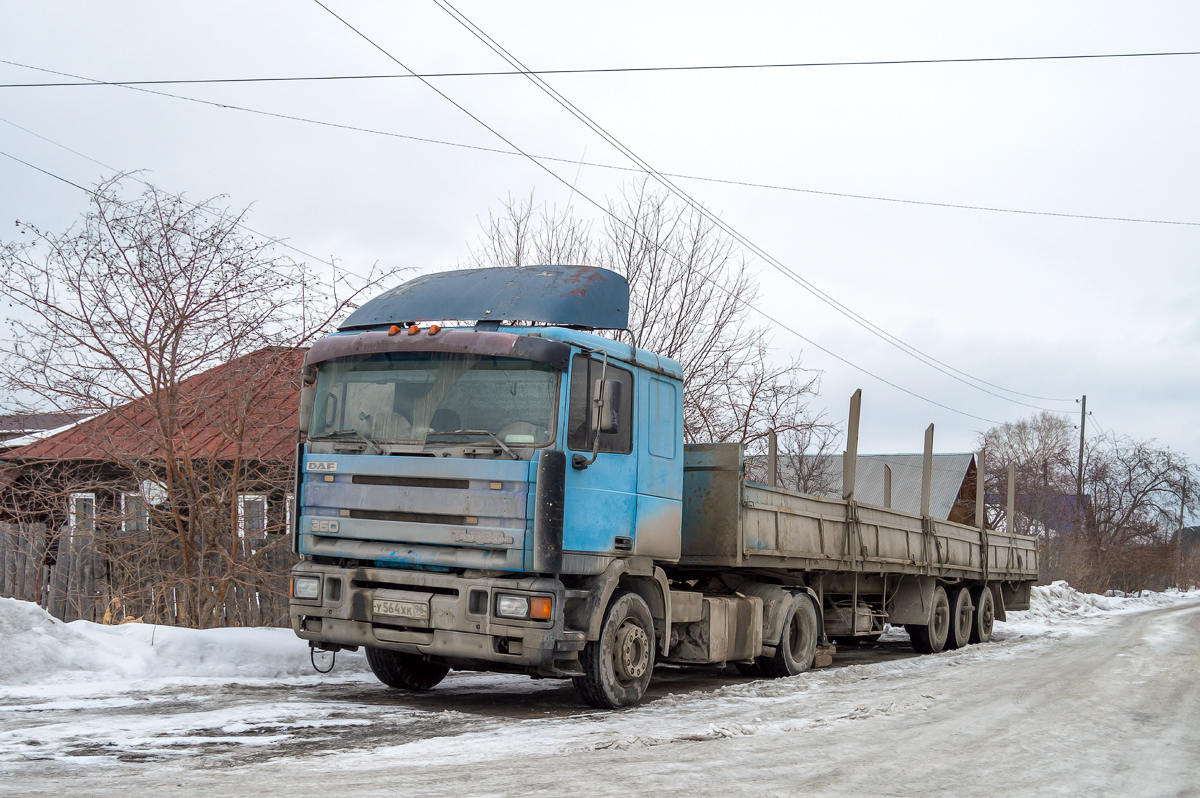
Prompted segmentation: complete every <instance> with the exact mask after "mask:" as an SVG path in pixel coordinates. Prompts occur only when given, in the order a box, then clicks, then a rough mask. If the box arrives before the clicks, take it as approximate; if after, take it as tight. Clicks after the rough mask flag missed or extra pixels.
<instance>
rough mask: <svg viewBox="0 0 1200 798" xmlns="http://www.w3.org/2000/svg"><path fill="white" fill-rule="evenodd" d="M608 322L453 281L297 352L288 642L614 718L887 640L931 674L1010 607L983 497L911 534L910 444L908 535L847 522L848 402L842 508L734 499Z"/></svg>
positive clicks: (732, 478)
mask: <svg viewBox="0 0 1200 798" xmlns="http://www.w3.org/2000/svg"><path fill="white" fill-rule="evenodd" d="M628 309H629V286H628V284H627V282H626V281H625V279H624V278H622V277H621V276H620V275H619V274H617V273H615V272H612V271H609V270H606V269H602V268H597V267H588V266H558V265H552V266H526V267H510V268H488V269H470V270H459V271H450V272H442V273H436V274H427V275H423V276H420V277H417V278H415V279H413V280H410V281H408V282H405V283H403V284H401V285H399V286H397V287H395V288H392V289H390V290H388V291H385V292H384V293H382V294H380V295H379V296H377V297H375V298H373V299H371V300H370V301H368V302H366V303H364V304H363V305H362V306H361V307H360V308H358V309H357V310H355V311H354V312H353V313H351V314H350V316H349V317H348V318H346V320H345V321H344V322H343V323H342V324H341V325H340V327H339V328H338V330H337V331H336V332H334V333H332V334H330V335H328V336H327V337H325V338H323V339H321V340H320V341H318V342H317V343H316V344H314V345H313V346H312V348H311V349H310V350H309V352H308V353H307V356H306V358H305V362H304V366H303V374H302V380H301V382H302V387H301V390H300V419H299V426H300V430H301V432H302V436H301V437H300V438H299V441H298V444H297V451H296V470H295V480H296V481H295V487H294V497H295V498H294V502H295V505H294V507H295V509H294V511H293V513H292V516H293V518H292V525H293V526H292V529H291V533H292V542H293V548H294V551H295V552H296V553H297V554H298V555H299V562H298V564H297V565H295V567H294V568H293V570H292V574H291V584H292V587H291V597H290V600H289V613H290V620H291V624H292V627H293V629H294V631H295V633H296V634H297V635H298V636H299V637H301V638H303V639H305V640H308V641H309V645H310V646H311V647H312V648H313V649H314V650H324V651H332V652H335V653H336V652H337V651H339V650H343V649H350V650H356V649H357V648H359V647H363V648H364V649H365V654H366V659H367V662H368V663H369V665H370V668H371V670H372V671H373V672H374V674H375V675H376V676H377V677H378V678H379V680H380V681H381V682H383V683H384V684H386V685H388V686H390V687H393V688H397V689H402V690H428V689H430V688H432V687H434V686H435V685H437V684H438V683H439V682H440V681H441V680H442V679H443V678H445V676H446V675H447V673H448V672H449V671H450V670H451V669H460V670H476V671H495V672H510V673H524V674H528V675H530V676H532V677H535V678H559V679H567V678H569V679H571V680H573V683H574V685H575V687H576V689H577V690H578V692H579V694H580V696H581V697H582V699H583V700H584V701H585V702H587V703H588V704H591V705H593V706H596V707H601V708H609V709H615V708H619V707H626V706H630V705H633V704H636V703H638V702H639V701H640V700H641V699H642V697H643V695H644V694H645V692H646V689H647V686H648V685H649V683H650V680H651V677H652V674H653V671H654V668H655V666H656V665H657V664H661V663H676V664H687V665H697V664H709V665H721V666H724V665H728V664H732V665H734V666H736V667H737V668H738V669H739V670H740V671H742V672H743V673H746V674H753V675H757V676H761V677H764V678H778V677H787V676H793V675H796V674H799V673H802V672H804V671H806V670H808V669H810V668H812V667H814V663H818V664H828V662H829V658H830V656H831V655H832V654H833V652H834V650H835V647H834V645H833V644H832V643H831V641H840V642H843V643H852V642H854V641H855V640H859V639H864V638H865V639H873V638H876V637H877V636H878V635H880V634H881V633H882V632H883V631H884V629H885V628H886V625H888V624H891V625H896V626H903V627H904V628H905V629H906V630H907V631H908V634H909V636H910V638H911V640H912V645H913V647H914V648H915V649H916V650H917V651H919V652H922V653H930V654H932V653H937V652H939V651H942V650H944V649H948V648H956V647H959V646H965V645H968V644H970V643H984V642H987V641H988V639H989V637H990V636H991V633H992V625H993V623H994V622H995V621H996V620H997V619H999V620H1003V619H1004V617H1005V613H1006V611H1011V610H1015V609H1027V608H1028V605H1029V598H1030V587H1031V585H1032V584H1033V583H1034V581H1036V579H1037V577H1038V550H1037V545H1036V541H1035V539H1034V538H1032V537H1029V536H1025V535H1020V534H1014V533H1012V532H1008V531H1004V530H997V529H989V528H986V526H987V525H986V524H985V519H984V514H983V504H984V495H983V488H982V480H977V482H978V483H979V486H978V488H977V492H976V493H977V501H976V514H975V524H974V525H968V524H962V523H955V522H951V521H947V520H942V519H940V518H933V517H931V516H930V515H929V500H928V495H929V489H930V458H931V456H932V425H931V426H930V429H929V430H928V431H927V435H926V450H925V457H924V475H923V477H924V478H923V488H922V491H923V503H922V512H921V513H920V514H913V513H907V512H902V511H899V510H896V509H892V508H890V507H887V506H874V505H870V504H866V503H860V502H858V501H856V500H855V498H854V486H855V473H854V463H855V457H856V449H857V436H858V433H857V424H858V421H857V408H858V401H859V394H856V395H855V398H854V400H853V401H852V413H851V417H850V427H849V429H848V446H847V451H846V453H845V455H844V457H843V477H844V479H843V482H844V485H845V486H847V489H845V490H844V492H843V495H842V496H841V497H836V496H835V497H822V496H815V495H806V494H803V493H799V492H796V491H792V490H787V489H784V488H781V487H777V486H775V485H774V484H771V483H772V482H773V481H774V479H773V478H772V479H768V480H767V481H765V482H764V481H755V480H753V479H751V478H750V477H749V475H748V469H747V456H746V454H745V452H744V450H743V448H742V446H740V445H738V444H729V443H702V444H685V442H684V427H683V414H684V405H683V395H684V390H683V386H684V383H683V380H684V373H683V369H682V367H681V366H680V364H679V363H678V362H676V361H674V360H671V359H669V358H666V357H662V356H660V355H657V354H655V353H654V352H650V351H647V350H645V349H642V348H639V347H638V346H637V342H636V341H635V340H633V336H632V335H631V334H629V333H628V331H627V329H626V328H627V327H628ZM602 333H607V334H602ZM623 338H628V339H630V340H628V341H626V340H622V339H623ZM768 457H770V458H772V459H771V460H770V462H769V463H768V466H769V467H768V472H770V473H774V471H775V468H776V463H775V460H774V454H773V450H772V454H770V455H768ZM980 471H982V469H980ZM1011 511H1012V490H1011V487H1010V490H1009V516H1008V517H1009V518H1011V517H1012V512H1011Z"/></svg>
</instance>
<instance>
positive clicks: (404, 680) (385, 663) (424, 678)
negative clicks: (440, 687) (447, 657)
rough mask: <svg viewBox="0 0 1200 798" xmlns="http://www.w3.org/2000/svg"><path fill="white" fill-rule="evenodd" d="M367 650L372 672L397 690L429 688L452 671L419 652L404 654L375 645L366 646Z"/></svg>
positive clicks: (368, 662)
mask: <svg viewBox="0 0 1200 798" xmlns="http://www.w3.org/2000/svg"><path fill="white" fill-rule="evenodd" d="M366 650H367V651H366V653H367V664H368V665H370V666H371V673H374V674H375V678H377V679H379V681H381V682H383V683H384V684H386V685H387V686H388V687H394V688H396V689H397V690H429V689H430V688H432V687H435V686H436V685H437V684H438V683H439V682H441V681H442V679H445V678H446V674H447V673H449V672H450V669H449V668H448V667H446V666H445V665H437V664H435V663H433V662H430V661H429V660H427V659H425V658H424V657H422V656H420V655H419V654H403V653H401V652H399V651H392V650H391V649H388V648H375V647H374V646H366Z"/></svg>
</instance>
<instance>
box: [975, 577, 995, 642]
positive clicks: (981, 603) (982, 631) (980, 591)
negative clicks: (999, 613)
mask: <svg viewBox="0 0 1200 798" xmlns="http://www.w3.org/2000/svg"><path fill="white" fill-rule="evenodd" d="M971 600H972V601H974V602H975V617H974V618H973V619H972V621H973V622H972V623H971V642H972V643H986V642H987V641H989V640H991V639H992V626H993V624H995V622H996V599H995V598H994V597H993V596H992V589H991V588H990V587H988V586H987V585H980V586H979V587H973V588H971Z"/></svg>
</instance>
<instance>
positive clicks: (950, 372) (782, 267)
mask: <svg viewBox="0 0 1200 798" xmlns="http://www.w3.org/2000/svg"><path fill="white" fill-rule="evenodd" d="M434 3H435V4H436V5H437V6H438V7H439V8H441V9H442V10H443V11H445V12H446V13H447V14H448V15H449V16H450V17H451V18H452V19H454V20H455V21H456V22H458V23H459V24H460V25H462V26H463V27H464V28H466V29H467V30H468V31H469V32H470V33H471V34H472V35H474V36H475V37H476V38H478V39H479V40H480V41H481V42H483V43H484V44H485V45H486V46H487V47H489V48H490V49H491V50H492V51H493V52H495V53H496V54H497V55H499V56H500V57H501V58H503V59H504V60H506V61H507V62H508V63H509V64H510V65H511V66H513V67H516V68H518V69H523V70H526V71H528V70H527V68H526V67H525V65H524V64H523V63H522V62H521V61H520V60H519V59H518V58H517V57H516V56H514V55H513V54H512V53H511V52H509V51H508V50H506V49H505V48H504V47H503V46H502V45H500V44H499V43H498V42H497V41H495V40H494V39H493V38H492V37H491V36H489V35H488V34H487V33H485V32H484V31H483V30H482V29H481V28H480V27H479V26H478V25H476V24H475V23H473V22H472V21H471V20H470V19H468V18H467V16H466V15H465V14H463V13H462V12H460V11H459V10H458V9H457V8H455V7H454V6H453V5H452V4H451V3H450V2H449V1H448V0H434ZM527 77H528V78H529V80H530V81H532V82H533V83H534V84H535V85H536V86H537V87H538V88H540V89H541V90H542V91H543V92H544V93H545V94H547V95H548V96H549V97H550V98H551V99H552V100H554V101H555V102H556V103H558V104H559V105H560V106H562V107H563V108H564V109H566V110H567V111H568V113H570V114H571V115H572V116H574V117H575V118H576V119H578V120H579V121H580V122H582V123H583V124H584V125H586V126H587V127H588V128H589V129H590V130H592V131H593V132H594V133H596V134H597V135H599V136H600V137H601V138H603V139H604V140H605V141H606V142H608V143H609V144H610V145H612V146H613V147H615V148H616V149H617V150H618V151H619V152H620V153H622V154H623V155H624V156H625V157H627V158H628V159H629V160H630V161H632V162H633V163H634V164H636V165H637V166H639V167H641V168H642V169H644V170H645V171H646V172H647V173H649V174H650V175H651V176H652V177H654V179H655V180H657V181H658V182H659V183H660V184H661V185H662V186H663V187H664V188H666V189H667V190H668V191H670V192H671V193H672V194H674V195H675V196H676V197H678V198H679V199H681V200H683V201H684V202H686V203H687V204H688V205H689V206H690V207H691V208H692V209H693V210H694V211H695V212H696V213H698V214H700V215H701V216H702V217H703V218H704V219H706V220H708V221H709V222H710V223H712V224H713V225H714V226H716V227H718V228H720V229H721V230H722V231H724V232H725V233H726V234H727V235H729V236H731V237H732V238H733V239H734V240H736V241H738V242H739V243H740V244H742V246H744V247H746V248H747V249H749V250H750V251H751V252H753V253H755V254H756V255H758V256H759V257H761V258H763V260H765V261H766V262H767V263H768V264H769V265H770V266H772V267H773V268H775V270H776V271H778V272H780V273H781V274H783V275H784V276H786V277H787V278H789V279H790V280H792V281H793V282H794V283H796V284H797V285H799V286H800V287H801V288H804V289H805V290H806V291H808V292H809V293H811V294H812V295H813V296H815V297H816V298H817V299H819V300H821V301H822V302H824V303H825V304H827V305H829V306H830V307H831V308H833V309H834V310H836V311H838V312H839V313H841V314H842V315H844V316H846V317H847V318H848V319H850V320H851V321H853V322H855V323H856V324H858V325H859V326H860V327H862V328H863V329H865V330H867V331H868V332H870V333H872V334H873V335H875V336H877V337H879V338H880V339H881V340H883V341H885V342H887V343H888V344H890V345H892V346H894V347H895V348H896V349H898V350H900V351H901V352H904V353H905V354H907V355H909V356H910V357H912V358H914V359H915V360H918V361H920V362H922V363H924V364H925V365H927V366H929V367H931V368H933V369H934V370H936V371H939V372H941V373H942V374H944V375H946V376H948V377H951V378H952V379H955V380H958V381H959V382H961V383H963V384H964V385H968V386H969V387H971V388H974V389H975V390H978V391H982V392H983V393H986V394H989V395H991V396H994V397H996V398H998V399H1003V400H1005V401H1008V402H1013V403H1015V404H1019V405H1023V406H1025V407H1031V408H1034V409H1038V410H1047V411H1049V412H1054V411H1052V410H1050V409H1049V408H1044V407H1039V406H1038V405H1032V404H1029V403H1027V402H1023V401H1020V400H1018V399H1012V398H1010V397H1007V396H1002V395H1001V394H998V393H995V392H994V391H991V390H988V389H987V388H984V387H981V386H980V385H975V384H973V383H972V382H968V381H967V379H969V380H972V381H973V382H978V383H982V384H983V385H987V386H990V387H992V388H996V389H997V390H1000V391H1004V392H1006V393H1012V394H1016V395H1020V396H1026V397H1030V398H1034V397H1032V395H1030V394H1026V393H1022V392H1020V391H1014V390H1011V389H1008V388H1004V387H1001V386H999V385H995V384H993V383H990V382H987V381H986V380H982V379H980V378H978V377H974V376H972V375H970V374H968V373H966V372H964V371H961V370H960V369H957V368H954V367H953V366H950V365H948V364H946V363H944V362H942V361H940V360H938V359H937V358H934V357H933V356H931V355H928V354H926V353H925V352H922V351H921V350H920V349H918V348H917V347H914V346H912V345H911V344H908V343H907V342H905V341H903V340H901V339H900V338H898V337H897V336H895V335H892V334H891V333H889V332H888V331H886V330H884V329H883V328H881V327H879V326H878V325H877V324H875V323H873V322H871V321H870V320H869V319H867V318H865V317H864V316H862V315H861V314H859V313H857V312H855V311H854V310H852V309H851V308H849V307H848V306H846V305H845V304H843V303H842V302H840V301H838V300H837V299H835V298H833V297H832V296H830V295H829V294H827V293H826V292H824V291H822V290H821V289H820V288H818V287H817V286H816V285H814V284H813V283H812V282H811V281H809V280H807V279H806V278H804V277H803V276H801V275H800V274H799V273H797V272H796V271H794V270H793V269H792V268H790V267H789V266H787V265H786V264H784V263H783V262H782V261H780V260H778V259H777V258H775V257H774V256H772V255H771V254H769V253H768V252H766V250H764V249H763V248H761V247H759V246H758V245H757V244H755V243H754V242H753V241H751V240H750V239H749V238H747V237H746V236H744V235H743V234H741V233H740V232H739V231H738V230H736V229H734V228H733V227H732V225H730V224H729V223H728V222H726V221H725V220H724V219H722V218H721V217H719V216H716V215H714V214H712V213H711V212H709V211H708V209H707V208H705V207H704V206H703V205H701V204H700V203H699V202H697V201H696V199H695V198H694V197H692V196H691V195H690V194H688V193H687V192H685V191H683V190H682V189H681V188H679V187H678V186H677V185H676V184H675V183H674V182H672V181H671V180H669V179H667V177H666V176H665V175H663V174H661V173H660V172H658V171H657V170H656V169H654V167H652V166H651V165H650V164H649V162H647V161H646V160H645V159H644V158H642V157H640V156H639V155H637V153H635V152H634V151H633V150H631V149H630V148H629V147H627V146H626V145H625V144H624V143H622V142H621V141H619V140H618V139H617V138H616V137H615V136H613V135H612V134H611V133H609V132H608V130H606V129H605V128H604V127H603V126H602V125H600V124H599V123H598V122H596V121H595V120H593V119H592V118H591V117H590V116H588V115H587V114H586V113H584V112H583V111H582V110H581V109H580V108H579V107H578V106H576V105H575V104H574V103H572V102H571V101H570V100H568V99H567V98H566V97H564V96H563V95H562V94H561V93H559V92H558V91H557V90H556V89H554V88H553V87H552V86H550V84H549V83H547V82H546V81H545V80H543V79H542V78H541V77H539V76H537V75H532V74H530V75H527ZM957 375H961V376H957ZM963 377H966V378H967V379H963ZM1041 398H1048V397H1041ZM1051 401H1053V400H1051Z"/></svg>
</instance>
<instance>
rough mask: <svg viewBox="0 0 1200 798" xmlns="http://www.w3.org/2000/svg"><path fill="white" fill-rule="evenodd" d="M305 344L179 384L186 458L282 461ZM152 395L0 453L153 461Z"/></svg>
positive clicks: (292, 434) (159, 450)
mask: <svg viewBox="0 0 1200 798" xmlns="http://www.w3.org/2000/svg"><path fill="white" fill-rule="evenodd" d="M306 351H307V350H305V349H299V348H297V349H293V348H283V347H271V348H266V349H260V350H258V351H257V352H252V353H251V354H249V355H245V356H243V357H240V358H237V359H236V360H232V361H230V362H229V363H225V364H223V365H221V366H217V367H216V368H213V369H210V370H208V371H206V372H204V373H202V374H197V375H196V376H194V377H189V378H188V379H186V380H184V381H183V382H182V383H180V385H179V393H180V396H181V397H182V398H181V400H180V401H179V402H178V404H177V406H176V407H177V412H178V415H179V418H180V426H181V432H182V440H181V441H180V443H179V444H178V445H179V447H180V448H181V449H182V448H183V447H186V450H187V451H189V452H190V453H191V456H192V457H199V458H208V457H217V458H219V459H223V458H227V457H232V456H234V454H235V452H236V450H237V448H238V444H237V442H238V439H239V433H238V431H237V430H238V428H239V427H241V428H244V430H245V431H244V432H243V433H240V441H241V456H242V457H245V458H249V459H255V460H281V459H288V458H290V457H291V456H292V453H293V452H294V451H295V448H296V431H297V411H298V410H299V392H300V368H301V365H302V364H303V361H304V353H305V352H306ZM153 401H154V397H150V398H147V399H141V400H138V401H136V402H130V403H129V404H126V405H122V406H121V407H118V408H116V409H114V410H110V411H109V412H107V413H103V414H101V415H99V416H96V417H95V418H92V419H88V420H87V421H84V422H83V423H81V424H78V425H76V426H74V427H71V428H69V429H67V430H65V431H63V432H60V433H59V434H57V435H53V436H50V437H48V438H44V439H42V440H39V441H35V442H33V443H30V444H28V445H27V446H22V447H20V448H19V449H13V450H11V451H8V452H4V453H3V454H0V459H6V460H113V459H132V458H137V459H144V460H158V459H161V458H162V457H163V456H164V449H163V445H162V439H161V436H160V434H159V432H158V429H157V422H156V416H155V413H154V411H153V405H152V403H153Z"/></svg>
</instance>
